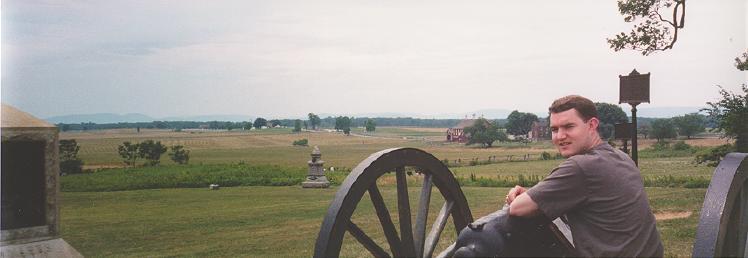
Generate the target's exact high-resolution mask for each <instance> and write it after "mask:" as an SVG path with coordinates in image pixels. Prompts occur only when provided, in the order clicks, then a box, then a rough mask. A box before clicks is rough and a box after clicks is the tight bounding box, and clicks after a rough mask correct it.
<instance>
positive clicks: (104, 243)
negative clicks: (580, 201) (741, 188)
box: [61, 186, 705, 257]
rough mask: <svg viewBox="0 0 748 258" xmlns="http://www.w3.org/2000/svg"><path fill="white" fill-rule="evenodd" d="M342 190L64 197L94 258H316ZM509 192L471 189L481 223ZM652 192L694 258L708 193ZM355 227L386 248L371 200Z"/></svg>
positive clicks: (672, 237) (70, 220)
mask: <svg viewBox="0 0 748 258" xmlns="http://www.w3.org/2000/svg"><path fill="white" fill-rule="evenodd" d="M336 190H337V189H335V188H331V189H302V188H300V187H298V186H288V187H257V186H253V187H231V188H222V189H221V190H218V191H210V190H207V189H205V188H193V189H156V190H137V191H120V192H88V193H76V192H63V193H62V198H61V203H62V205H61V220H62V221H61V227H62V228H61V233H62V237H63V238H64V239H65V240H66V241H68V242H69V243H70V244H71V245H72V246H74V247H75V248H76V249H77V250H78V251H80V252H81V253H82V254H83V255H85V256H87V257H164V256H221V257H236V256H242V257H268V256H273V257H309V256H311V255H312V252H313V249H314V242H315V239H316V238H317V233H318V232H319V226H320V224H321V222H322V218H323V217H324V215H325V213H326V210H327V207H328V205H329V203H330V201H331V200H332V199H333V196H334V194H335V191H336ZM381 190H382V192H383V196H384V197H385V199H387V200H388V201H389V202H388V204H387V205H388V207H390V211H392V210H394V209H395V208H394V207H396V206H395V203H394V199H395V198H394V195H395V191H394V187H381ZM411 190H412V192H411V194H410V196H411V198H412V201H411V205H415V203H416V200H415V196H417V194H416V193H417V191H418V189H411ZM507 190H508V189H507V188H487V187H482V188H481V187H465V188H463V191H464V192H465V194H466V196H467V198H468V203H469V204H470V205H471V210H472V212H473V215H474V216H475V217H479V216H482V215H485V214H488V213H490V212H492V211H494V210H496V209H497V208H498V207H499V206H500V205H503V203H502V202H503V201H502V198H498V197H497V196H503V195H504V194H505V193H506V191H507ZM647 192H648V194H649V198H650V202H651V203H652V206H653V208H654V210H655V211H692V212H693V214H692V215H691V216H690V217H688V218H685V219H673V220H667V221H660V222H658V228H659V229H660V231H661V233H662V237H663V240H664V243H665V250H666V254H667V255H675V256H688V255H690V252H691V245H692V242H693V236H694V231H695V227H696V224H697V221H698V210H699V209H700V208H701V203H702V201H703V196H704V193H705V189H673V188H648V189H647ZM434 196H439V195H438V194H436V193H435V194H434ZM431 204H432V209H431V211H432V212H436V210H437V208H435V207H437V206H439V205H441V201H439V200H438V199H436V198H435V199H433V200H432V202H431ZM395 217H397V216H395ZM430 218H431V219H430V221H431V220H433V218H434V214H432V215H431V216H430ZM394 219H395V221H396V222H397V219H396V218H394ZM353 220H354V222H356V223H357V224H358V225H359V226H361V227H362V228H363V229H364V231H366V232H367V234H369V235H370V236H372V237H374V238H375V239H377V241H379V242H380V244H382V245H383V246H386V244H384V243H383V242H384V240H383V238H382V233H381V228H380V226H379V224H378V223H376V218H375V215H373V212H372V207H371V205H370V202H369V201H368V198H367V197H364V200H363V201H362V202H361V205H360V206H359V207H358V208H357V210H356V212H355V213H354V218H353ZM445 236H446V237H445V238H442V241H440V243H441V244H446V242H449V241H453V240H454V228H449V227H448V228H447V230H446V231H445ZM350 242H351V239H350V237H346V240H345V243H346V244H345V245H344V248H343V255H344V256H350V257H360V256H365V255H366V253H365V252H366V251H364V250H363V248H362V247H361V246H359V245H357V244H351V243H350Z"/></svg>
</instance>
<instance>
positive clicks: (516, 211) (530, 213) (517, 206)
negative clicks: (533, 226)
mask: <svg viewBox="0 0 748 258" xmlns="http://www.w3.org/2000/svg"><path fill="white" fill-rule="evenodd" d="M538 214H540V209H538V204H537V203H535V201H533V200H532V198H530V195H528V194H526V193H522V194H520V195H518V196H517V197H516V198H514V201H512V202H511V203H510V204H509V215H511V216H517V217H534V216H537V215H538Z"/></svg>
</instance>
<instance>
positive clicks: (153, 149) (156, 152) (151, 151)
mask: <svg viewBox="0 0 748 258" xmlns="http://www.w3.org/2000/svg"><path fill="white" fill-rule="evenodd" d="M165 152H166V146H164V145H162V144H161V141H156V142H154V141H153V140H146V141H144V142H141V143H139V144H138V157H141V158H145V159H146V160H148V161H146V163H145V164H146V165H149V166H155V165H158V164H159V163H160V162H161V154H164V153H165Z"/></svg>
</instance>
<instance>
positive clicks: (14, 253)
mask: <svg viewBox="0 0 748 258" xmlns="http://www.w3.org/2000/svg"><path fill="white" fill-rule="evenodd" d="M0 125H1V126H0V127H1V129H0V134H1V135H2V144H0V146H2V162H1V163H2V170H0V174H1V175H2V178H1V179H2V180H1V184H2V188H1V190H0V191H1V192H2V195H1V197H2V202H1V205H2V207H0V213H1V214H2V216H1V217H0V257H83V256H81V254H80V253H78V251H76V250H75V249H74V248H73V247H72V246H70V245H69V244H68V243H66V242H65V241H64V240H62V238H60V236H59V235H60V216H59V214H60V207H59V206H58V205H59V188H60V182H59V180H58V179H59V175H60V163H59V162H60V160H59V158H58V155H59V150H58V148H59V147H58V146H59V143H58V130H57V127H55V126H54V125H51V124H49V123H47V122H45V121H42V120H40V119H37V118H35V117H33V116H31V115H30V114H28V113H25V112H23V111H20V110H18V109H16V108H13V107H11V106H8V105H5V104H3V105H2V123H1V124H0Z"/></svg>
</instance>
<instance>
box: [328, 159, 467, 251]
mask: <svg viewBox="0 0 748 258" xmlns="http://www.w3.org/2000/svg"><path fill="white" fill-rule="evenodd" d="M405 166H411V167H416V168H418V169H419V170H420V171H421V172H422V173H423V175H424V180H423V186H422V187H421V194H420V197H419V202H418V210H417V211H418V213H417V214H416V222H415V232H413V227H412V224H411V210H410V204H409V199H408V185H407V182H406V180H405V177H406V174H405V170H404V167H405ZM391 171H395V176H396V182H397V204H398V205H397V213H398V216H399V218H400V223H399V224H400V236H398V235H397V231H396V230H395V225H394V224H393V222H392V217H391V215H390V213H389V211H388V210H387V207H386V206H385V203H384V201H383V199H382V195H381V193H380V192H379V188H378V187H377V184H376V181H377V178H379V177H381V176H382V175H384V174H385V173H387V172H391ZM432 187H436V188H437V189H438V190H439V192H440V193H441V195H442V197H444V200H445V203H444V205H443V206H442V209H441V211H440V212H439V215H438V216H437V217H436V219H435V221H434V223H433V225H432V228H431V231H430V232H429V234H428V235H426V221H427V216H428V211H429V202H430V200H431V190H432ZM364 192H368V193H369V196H370V198H371V200H372V203H373V206H374V209H375V210H376V213H377V216H378V218H379V222H380V223H381V226H382V229H383V230H384V235H385V237H386V238H387V243H388V244H389V247H390V251H391V253H390V252H387V251H385V249H384V248H382V247H381V246H379V245H377V244H376V243H375V242H374V241H373V240H372V239H371V238H370V237H369V236H367V235H366V233H364V232H363V231H362V230H361V228H359V227H358V226H356V224H354V223H353V221H351V215H352V214H353V211H354V210H355V209H356V206H358V203H359V202H360V201H361V198H362V196H363V194H364ZM450 214H451V215H452V221H453V222H454V226H455V228H456V229H457V230H456V231H457V232H459V230H460V229H462V228H464V227H465V226H467V224H468V223H470V222H472V220H473V217H472V214H471V213H470V208H469V207H468V204H467V200H466V199H465V195H464V194H463V193H462V190H461V189H460V186H459V184H458V183H457V180H456V179H455V178H454V176H453V175H452V173H451V172H450V171H449V169H448V168H447V167H446V166H445V165H444V164H442V162H441V161H439V160H438V159H437V158H435V157H434V156H433V155H431V154H429V153H427V152H425V151H422V150H419V149H414V148H394V149H387V150H383V151H380V152H377V153H374V154H372V155H371V156H369V157H368V158H367V159H365V160H364V161H362V162H361V163H359V164H358V165H357V166H356V168H354V169H353V171H352V172H351V173H350V174H349V175H348V177H346V179H345V181H344V182H343V184H342V185H341V186H340V189H338V192H337V193H336V194H335V199H334V200H333V201H332V203H331V204H330V208H329V209H328V210H327V215H326V216H325V219H324V221H323V222H322V227H321V228H320V231H319V236H318V237H317V243H316V244H315V247H314V257H338V256H339V254H340V248H341V245H342V243H343V236H344V234H345V232H348V233H350V234H351V235H352V236H353V237H354V238H355V239H356V240H358V242H359V243H360V244H362V245H363V246H364V247H365V248H366V249H367V250H368V251H369V252H370V253H371V254H372V255H373V256H375V257H390V256H394V257H431V255H432V254H433V252H434V248H435V247H436V244H437V243H438V240H439V236H440V234H441V232H442V230H443V229H444V226H445V224H446V223H447V219H448V217H449V215H450Z"/></svg>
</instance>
